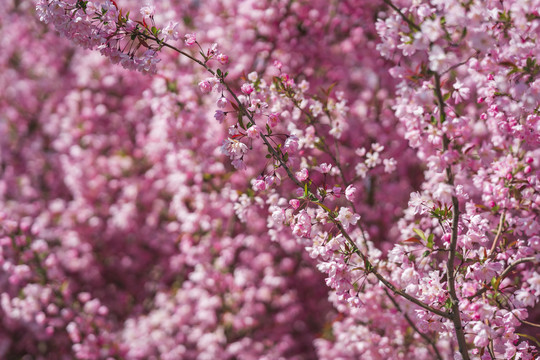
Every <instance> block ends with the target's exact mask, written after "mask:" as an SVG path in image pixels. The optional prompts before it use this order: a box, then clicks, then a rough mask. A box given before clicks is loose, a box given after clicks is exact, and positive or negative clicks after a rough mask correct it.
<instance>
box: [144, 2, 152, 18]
mask: <svg viewBox="0 0 540 360" xmlns="http://www.w3.org/2000/svg"><path fill="white" fill-rule="evenodd" d="M155 12H156V7H155V6H154V5H152V4H150V3H149V4H146V5H145V6H143V7H142V8H141V15H142V16H143V17H144V18H151V17H153V16H154V14H155Z"/></svg>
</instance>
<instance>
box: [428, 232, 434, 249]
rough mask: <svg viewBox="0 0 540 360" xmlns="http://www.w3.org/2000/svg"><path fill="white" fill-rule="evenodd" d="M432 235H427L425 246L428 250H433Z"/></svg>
mask: <svg viewBox="0 0 540 360" xmlns="http://www.w3.org/2000/svg"><path fill="white" fill-rule="evenodd" d="M433 237H434V236H433V234H429V236H428V238H427V244H426V246H427V247H428V249H433Z"/></svg>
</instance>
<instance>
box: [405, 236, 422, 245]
mask: <svg viewBox="0 0 540 360" xmlns="http://www.w3.org/2000/svg"><path fill="white" fill-rule="evenodd" d="M402 242H403V243H406V244H407V243H411V244H420V245H422V241H420V239H418V238H415V237H410V238H408V239H407V240H403V241H402Z"/></svg>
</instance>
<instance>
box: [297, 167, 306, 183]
mask: <svg viewBox="0 0 540 360" xmlns="http://www.w3.org/2000/svg"><path fill="white" fill-rule="evenodd" d="M308 177H309V173H308V170H307V169H302V170H300V171H298V172H297V173H296V179H298V181H306V180H307V179H308Z"/></svg>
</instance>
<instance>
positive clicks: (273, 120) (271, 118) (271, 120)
mask: <svg viewBox="0 0 540 360" xmlns="http://www.w3.org/2000/svg"><path fill="white" fill-rule="evenodd" d="M267 123H268V125H270V127H276V126H277V124H278V123H279V116H278V114H276V113H272V114H270V115H268V121H267Z"/></svg>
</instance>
